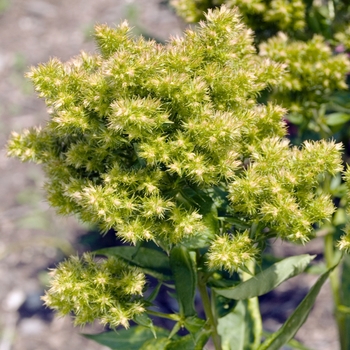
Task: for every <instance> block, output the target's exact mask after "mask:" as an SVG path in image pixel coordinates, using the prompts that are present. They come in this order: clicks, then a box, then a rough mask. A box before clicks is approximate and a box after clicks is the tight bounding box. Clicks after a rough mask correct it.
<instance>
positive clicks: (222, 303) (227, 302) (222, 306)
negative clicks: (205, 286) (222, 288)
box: [213, 292, 237, 318]
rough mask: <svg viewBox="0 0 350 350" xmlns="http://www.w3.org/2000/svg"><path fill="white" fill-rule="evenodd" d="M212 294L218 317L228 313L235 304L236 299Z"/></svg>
mask: <svg viewBox="0 0 350 350" xmlns="http://www.w3.org/2000/svg"><path fill="white" fill-rule="evenodd" d="M213 294H214V298H215V299H214V303H215V310H216V314H217V315H218V317H219V318H220V317H224V316H226V315H227V314H229V313H230V312H231V311H232V310H233V309H234V308H235V307H236V305H237V300H234V299H228V298H225V297H224V296H222V295H216V293H215V292H213Z"/></svg>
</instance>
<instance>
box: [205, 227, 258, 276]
mask: <svg viewBox="0 0 350 350" xmlns="http://www.w3.org/2000/svg"><path fill="white" fill-rule="evenodd" d="M253 243H254V242H253V241H252V240H251V239H250V238H249V233H248V231H245V232H243V233H239V232H237V233H235V234H233V235H228V234H225V235H223V236H217V237H215V239H214V240H213V242H212V244H211V247H210V250H209V252H208V266H209V268H210V269H213V270H216V269H222V268H223V269H225V270H227V271H229V272H230V273H233V272H235V271H237V270H238V268H239V267H243V266H245V265H246V264H247V263H248V262H249V261H252V260H254V259H255V258H256V255H257V254H258V252H259V251H258V249H257V248H256V247H254V245H253Z"/></svg>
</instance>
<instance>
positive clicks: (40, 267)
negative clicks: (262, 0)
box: [0, 0, 339, 350]
mask: <svg viewBox="0 0 350 350" xmlns="http://www.w3.org/2000/svg"><path fill="white" fill-rule="evenodd" d="M124 18H127V19H129V21H130V22H131V23H132V24H133V25H134V26H135V30H136V31H137V32H143V33H146V34H148V35H149V36H154V37H157V38H159V39H163V40H164V39H166V38H167V37H168V36H169V35H170V34H172V35H177V34H179V35H180V34H181V32H182V29H183V28H184V27H185V25H184V23H182V22H181V20H179V19H178V18H177V17H176V16H175V14H174V13H173V12H172V11H171V10H170V9H169V7H168V5H167V4H166V2H164V1H163V2H161V1H160V0H147V1H146V0H144V1H143V0H134V1H132V0H114V1H113V0H99V1H95V0H75V1H69V0H59V1H57V0H0V181H1V182H0V350H63V349H72V350H75V349H86V350H94V349H96V350H97V349H104V348H103V347H102V346H99V345H97V344H95V343H93V342H91V341H88V340H86V339H84V338H83V337H81V336H80V335H79V333H80V331H81V330H80V329H74V328H73V326H72V325H71V321H70V320H69V318H65V319H57V318H53V316H52V314H51V313H49V312H48V311H45V309H43V308H42V306H41V301H40V295H42V293H43V288H44V287H43V286H44V284H45V280H46V272H45V271H46V268H47V267H48V266H51V265H52V264H53V263H54V262H55V261H57V260H58V259H60V258H61V257H62V255H64V254H69V253H71V252H73V253H74V252H75V251H77V250H79V249H80V247H79V245H77V243H76V242H77V238H78V236H79V235H80V234H82V233H84V232H85V231H86V229H87V228H86V227H84V226H82V225H81V224H80V223H78V222H77V221H75V220H74V218H61V217H58V216H56V215H55V213H54V211H53V210H51V209H50V208H49V206H48V204H47V203H46V201H45V195H44V193H43V191H42V190H41V187H42V184H43V175H42V172H41V171H40V168H39V167H38V166H36V165H33V164H21V163H20V162H19V161H17V160H13V159H8V158H7V157H6V151H5V144H6V140H7V138H8V137H9V134H10V132H11V131H20V130H22V129H23V128H27V127H31V126H34V125H38V124H40V123H44V122H45V119H46V118H47V116H46V110H45V106H44V104H43V102H42V101H40V100H38V99H37V98H36V96H35V94H34V93H33V90H32V88H31V85H30V83H29V82H27V81H26V80H25V79H24V77H23V74H24V72H25V71H27V70H28V67H30V66H32V65H37V64H38V63H40V62H46V61H48V59H49V58H50V57H53V56H55V57H58V58H59V59H61V60H63V61H65V60H68V59H69V58H70V57H72V56H74V55H77V54H79V52H80V51H81V50H84V51H89V52H91V51H94V50H95V46H94V43H93V42H92V40H91V33H92V29H93V25H94V24H95V23H108V24H110V25H113V24H117V23H119V22H120V20H122V19H124ZM276 249H277V252H279V253H281V254H285V253H286V251H287V252H288V249H290V248H289V246H286V245H285V244H278V245H277V246H276ZM321 251H322V242H321V241H315V242H313V243H312V244H311V245H308V246H306V247H305V248H303V251H302V252H312V253H314V252H315V253H320V252H321ZM302 252H300V253H302ZM314 281H315V278H313V277H312V278H310V277H309V276H301V277H300V278H298V279H297V280H293V281H290V282H288V283H286V284H284V285H282V286H281V287H280V288H279V290H278V293H277V294H276V296H278V298H279V299H280V302H281V303H280V304H276V301H275V300H265V301H264V303H263V305H262V308H263V311H264V314H265V315H266V319H265V326H266V328H268V329H269V330H275V329H276V328H277V327H278V326H279V322H281V317H282V318H283V317H285V316H286V315H288V314H289V313H290V312H291V311H293V309H294V308H295V307H296V304H297V302H299V301H300V299H301V298H302V297H303V295H305V293H306V291H307V289H308V288H309V287H310V286H311V284H312V282H314ZM290 289H292V290H293V293H290ZM288 291H289V292H288ZM283 296H284V299H283ZM282 299H283V300H282ZM281 315H282V316H281ZM100 330H101V328H99V327H98V326H95V327H87V328H86V329H85V330H83V331H84V332H97V331H100ZM297 338H298V339H299V340H300V341H302V342H303V343H304V344H305V345H307V346H309V347H310V348H312V349H315V350H336V349H338V348H339V345H338V342H337V332H336V328H335V325H334V320H333V316H332V301H331V299H330V291H329V285H328V284H327V285H325V287H324V288H323V290H322V292H321V294H320V296H319V298H318V301H317V305H316V307H315V308H314V310H313V311H312V314H311V316H310V317H309V320H308V321H307V323H306V324H305V325H304V326H303V328H302V329H301V330H300V331H299V333H298V335H297Z"/></svg>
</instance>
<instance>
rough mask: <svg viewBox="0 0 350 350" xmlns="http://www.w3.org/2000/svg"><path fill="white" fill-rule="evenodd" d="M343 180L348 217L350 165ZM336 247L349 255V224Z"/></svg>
mask: <svg viewBox="0 0 350 350" xmlns="http://www.w3.org/2000/svg"><path fill="white" fill-rule="evenodd" d="M344 180H345V184H346V186H347V197H348V198H347V199H348V203H347V214H348V216H350V165H349V164H348V165H347V168H346V171H345V172H344ZM337 246H338V248H339V249H340V250H343V251H345V252H346V253H350V222H349V220H348V221H347V225H346V227H345V229H344V234H343V235H342V236H341V237H340V240H339V241H338V243H337Z"/></svg>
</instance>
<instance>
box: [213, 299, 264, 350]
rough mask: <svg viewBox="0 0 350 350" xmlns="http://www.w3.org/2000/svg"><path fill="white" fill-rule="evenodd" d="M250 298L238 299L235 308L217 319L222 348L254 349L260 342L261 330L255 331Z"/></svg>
mask: <svg viewBox="0 0 350 350" xmlns="http://www.w3.org/2000/svg"><path fill="white" fill-rule="evenodd" d="M249 303H250V300H242V301H239V302H238V304H237V306H236V307H235V309H234V310H233V311H232V312H230V313H229V314H227V315H226V316H224V317H222V318H219V320H218V332H219V334H220V336H221V346H222V349H223V350H254V349H256V348H257V344H260V337H261V332H255V328H256V327H255V324H254V323H255V321H256V320H255V319H254V316H255V315H254V313H251V311H250V306H249Z"/></svg>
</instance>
